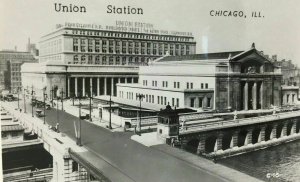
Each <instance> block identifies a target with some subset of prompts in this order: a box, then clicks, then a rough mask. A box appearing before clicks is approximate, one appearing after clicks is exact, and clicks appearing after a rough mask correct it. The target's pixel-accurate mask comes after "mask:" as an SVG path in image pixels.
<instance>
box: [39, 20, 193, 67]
mask: <svg viewBox="0 0 300 182" xmlns="http://www.w3.org/2000/svg"><path fill="white" fill-rule="evenodd" d="M58 27H59V28H58V29H57V30H55V31H54V32H51V33H49V34H47V35H45V36H43V37H42V39H41V41H40V62H47V61H49V62H56V63H64V64H97V65H145V64H147V63H148V61H149V60H150V59H156V58H158V57H161V56H163V55H166V54H170V55H177V56H179V55H188V54H194V53H195V49H196V42H195V41H194V37H193V36H192V35H191V34H184V36H182V35H178V34H177V35H176V34H175V33H174V34H163V33H144V32H143V33H140V31H137V32H135V31H130V32H129V31H127V32H126V31H122V30H124V29H118V27H112V28H110V27H109V26H108V27H106V28H100V27H101V26H97V25H93V24H91V25H90V24H76V23H65V25H64V26H62V25H61V26H58ZM118 30H119V31H118ZM152 32H153V31H152ZM155 32H157V31H155Z"/></svg>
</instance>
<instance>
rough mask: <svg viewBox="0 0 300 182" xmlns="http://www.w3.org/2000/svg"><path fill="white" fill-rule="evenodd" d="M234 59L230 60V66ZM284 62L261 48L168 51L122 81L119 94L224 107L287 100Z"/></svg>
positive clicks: (243, 107) (151, 101) (263, 106)
mask: <svg viewBox="0 0 300 182" xmlns="http://www.w3.org/2000/svg"><path fill="white" fill-rule="evenodd" d="M228 65H229V66H228ZM281 78H282V74H281V72H280V68H279V67H277V66H275V65H274V64H273V63H272V61H271V59H269V58H267V57H266V56H264V55H263V54H262V53H261V52H259V51H257V50H256V49H255V45H254V44H253V45H252V47H251V49H250V50H248V51H235V52H221V53H208V54H195V55H187V56H166V57H163V58H161V59H157V60H155V61H154V62H153V63H152V64H151V63H150V64H149V66H148V67H141V68H140V71H139V83H138V84H118V85H117V91H118V95H117V96H118V97H119V98H122V99H126V100H138V98H137V96H136V95H137V94H144V95H145V98H144V99H143V103H148V104H153V107H157V105H161V108H163V107H165V106H166V105H167V104H168V103H169V104H170V105H171V106H173V107H179V108H191V109H215V110H219V111H224V110H227V109H233V110H256V109H266V108H270V107H271V105H276V106H280V105H281Z"/></svg>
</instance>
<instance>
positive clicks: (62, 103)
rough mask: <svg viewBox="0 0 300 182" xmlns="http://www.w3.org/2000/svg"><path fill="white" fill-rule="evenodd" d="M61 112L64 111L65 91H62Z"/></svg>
mask: <svg viewBox="0 0 300 182" xmlns="http://www.w3.org/2000/svg"><path fill="white" fill-rule="evenodd" d="M60 93H61V110H62V111H63V110H64V91H63V90H62V91H61V92H60Z"/></svg>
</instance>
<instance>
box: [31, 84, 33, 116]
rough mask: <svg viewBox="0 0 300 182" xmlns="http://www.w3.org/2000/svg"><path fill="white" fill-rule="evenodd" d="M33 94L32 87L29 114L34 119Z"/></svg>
mask: <svg viewBox="0 0 300 182" xmlns="http://www.w3.org/2000/svg"><path fill="white" fill-rule="evenodd" d="M33 94H34V91H33V86H32V87H31V114H32V117H34V115H33Z"/></svg>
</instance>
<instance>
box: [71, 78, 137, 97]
mask: <svg viewBox="0 0 300 182" xmlns="http://www.w3.org/2000/svg"><path fill="white" fill-rule="evenodd" d="M78 78H79V77H74V80H75V90H74V92H73V93H75V96H76V97H78V90H79V89H78ZM80 78H82V95H83V96H85V95H86V90H87V89H86V88H85V81H86V79H90V88H93V81H92V80H93V77H90V78H86V77H80ZM103 78H104V84H103V86H104V94H103V95H108V94H107V89H108V87H107V85H108V79H111V93H112V94H111V95H112V96H116V94H114V93H115V91H114V87H115V85H116V84H117V83H121V77H118V78H117V80H118V81H117V82H116V83H115V81H114V79H115V78H116V77H103ZM122 78H125V81H124V83H127V79H128V78H130V79H131V83H134V78H135V77H122ZM67 84H68V92H67V94H68V95H67V96H68V97H70V96H71V79H70V77H68V79H67ZM96 84H97V87H96V88H97V92H96V95H95V96H100V87H101V86H102V85H101V84H100V77H97V82H96ZM89 90H90V93H89V95H92V94H93V89H89Z"/></svg>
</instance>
